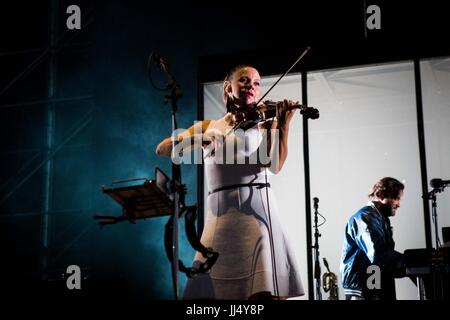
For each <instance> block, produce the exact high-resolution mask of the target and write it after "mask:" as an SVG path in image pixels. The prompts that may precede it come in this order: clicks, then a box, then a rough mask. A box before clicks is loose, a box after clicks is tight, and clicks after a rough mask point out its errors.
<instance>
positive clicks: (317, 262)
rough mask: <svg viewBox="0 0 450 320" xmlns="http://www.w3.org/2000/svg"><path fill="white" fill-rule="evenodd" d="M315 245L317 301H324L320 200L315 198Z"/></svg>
mask: <svg viewBox="0 0 450 320" xmlns="http://www.w3.org/2000/svg"><path fill="white" fill-rule="evenodd" d="M313 200H314V245H313V246H312V248H313V249H314V279H315V281H316V300H322V291H321V288H322V285H321V283H320V274H321V273H322V272H321V270H320V260H319V255H320V254H319V238H320V237H321V234H320V233H319V227H318V225H317V222H318V219H317V216H318V214H319V212H318V208H319V199H318V198H316V197H314V199H313Z"/></svg>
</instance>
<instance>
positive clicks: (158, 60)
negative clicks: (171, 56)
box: [149, 52, 168, 71]
mask: <svg viewBox="0 0 450 320" xmlns="http://www.w3.org/2000/svg"><path fill="white" fill-rule="evenodd" d="M149 62H152V63H154V64H155V65H156V66H157V67H159V68H161V69H163V70H164V71H166V70H167V67H168V66H167V61H166V60H165V59H164V58H163V57H161V56H160V55H159V54H158V53H156V52H152V53H151V54H150V58H149Z"/></svg>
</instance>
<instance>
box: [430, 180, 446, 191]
mask: <svg viewBox="0 0 450 320" xmlns="http://www.w3.org/2000/svg"><path fill="white" fill-rule="evenodd" d="M449 184H450V180H442V179H431V181H430V185H431V187H432V188H434V189H440V188H443V187H446V186H447V185H449Z"/></svg>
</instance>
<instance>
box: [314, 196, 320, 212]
mask: <svg viewBox="0 0 450 320" xmlns="http://www.w3.org/2000/svg"><path fill="white" fill-rule="evenodd" d="M313 201H314V209H316V210H317V208H319V198H317V197H314V198H313Z"/></svg>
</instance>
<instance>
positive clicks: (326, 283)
mask: <svg viewBox="0 0 450 320" xmlns="http://www.w3.org/2000/svg"><path fill="white" fill-rule="evenodd" d="M323 264H324V265H325V268H327V272H325V273H324V274H323V276H322V287H323V291H325V292H328V291H330V296H329V297H328V300H339V287H338V282H337V281H338V279H337V276H336V274H334V273H333V272H331V271H330V268H329V266H328V262H327V259H325V258H323Z"/></svg>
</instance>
